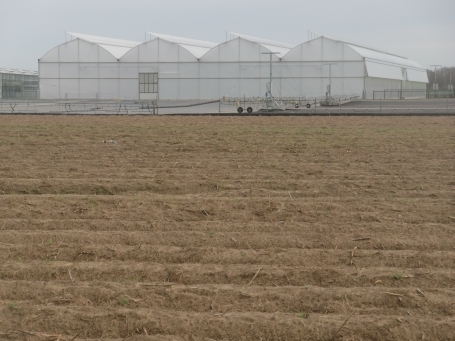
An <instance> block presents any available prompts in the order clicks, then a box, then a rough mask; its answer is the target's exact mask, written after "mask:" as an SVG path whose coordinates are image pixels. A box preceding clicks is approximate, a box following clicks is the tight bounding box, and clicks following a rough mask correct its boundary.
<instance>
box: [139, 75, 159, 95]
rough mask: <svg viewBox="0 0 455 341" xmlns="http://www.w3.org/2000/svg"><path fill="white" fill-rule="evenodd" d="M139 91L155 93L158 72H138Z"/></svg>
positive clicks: (156, 90)
mask: <svg viewBox="0 0 455 341" xmlns="http://www.w3.org/2000/svg"><path fill="white" fill-rule="evenodd" d="M139 92H140V93H141V94H142V93H157V92H158V74H157V73H140V74H139Z"/></svg>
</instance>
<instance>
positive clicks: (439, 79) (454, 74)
mask: <svg viewBox="0 0 455 341" xmlns="http://www.w3.org/2000/svg"><path fill="white" fill-rule="evenodd" d="M427 75H428V87H429V89H432V88H433V84H434V83H436V84H438V88H439V89H440V90H442V89H447V88H448V85H449V84H450V79H451V78H452V85H454V84H455V67H439V68H437V69H436V81H435V73H434V70H427Z"/></svg>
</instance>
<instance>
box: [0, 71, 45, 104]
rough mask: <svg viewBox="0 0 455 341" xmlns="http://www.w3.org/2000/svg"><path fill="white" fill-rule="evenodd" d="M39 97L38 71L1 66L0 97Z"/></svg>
mask: <svg viewBox="0 0 455 341" xmlns="http://www.w3.org/2000/svg"><path fill="white" fill-rule="evenodd" d="M38 98H39V86H38V72H36V71H27V70H16V69H7V68H0V99H16V100H30V99H38Z"/></svg>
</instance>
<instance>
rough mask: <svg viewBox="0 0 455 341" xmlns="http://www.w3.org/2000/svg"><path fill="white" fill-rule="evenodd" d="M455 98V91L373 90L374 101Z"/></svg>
mask: <svg viewBox="0 0 455 341" xmlns="http://www.w3.org/2000/svg"><path fill="white" fill-rule="evenodd" d="M410 98H455V90H426V89H420V90H402V89H389V90H373V99H410Z"/></svg>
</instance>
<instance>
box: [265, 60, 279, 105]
mask: <svg viewBox="0 0 455 341" xmlns="http://www.w3.org/2000/svg"><path fill="white" fill-rule="evenodd" d="M279 53H280V52H262V54H268V55H270V97H272V55H273V54H279Z"/></svg>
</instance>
